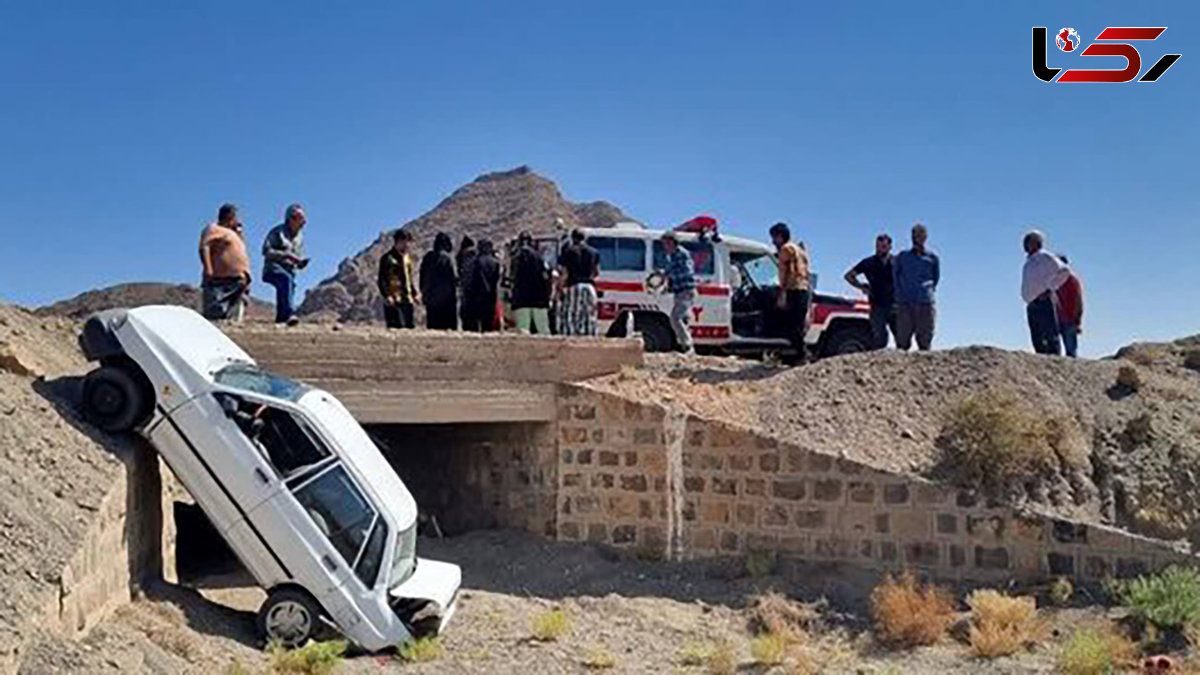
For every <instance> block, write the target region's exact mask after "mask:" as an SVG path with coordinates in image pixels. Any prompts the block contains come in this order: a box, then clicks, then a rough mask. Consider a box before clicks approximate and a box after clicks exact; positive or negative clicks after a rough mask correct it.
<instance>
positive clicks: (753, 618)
mask: <svg viewBox="0 0 1200 675" xmlns="http://www.w3.org/2000/svg"><path fill="white" fill-rule="evenodd" d="M749 604H750V620H749V624H750V626H749V627H750V631H751V632H752V633H754V634H756V635H757V634H761V633H775V634H778V635H782V636H785V637H786V636H788V635H790V634H792V633H801V634H803V633H805V632H807V631H809V630H812V629H813V628H814V627H816V626H817V625H818V623H819V621H820V618H821V615H820V610H819V605H812V604H805V603H801V602H796V601H794V600H790V599H788V598H787V596H785V595H783V594H782V593H779V592H777V591H771V592H769V593H763V594H760V595H756V596H754V597H753V598H751V599H750V603H749Z"/></svg>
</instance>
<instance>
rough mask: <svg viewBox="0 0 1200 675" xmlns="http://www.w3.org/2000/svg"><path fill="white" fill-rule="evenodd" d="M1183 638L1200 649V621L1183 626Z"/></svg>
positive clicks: (1194, 647) (1193, 646)
mask: <svg viewBox="0 0 1200 675" xmlns="http://www.w3.org/2000/svg"><path fill="white" fill-rule="evenodd" d="M1183 638H1184V639H1185V640H1187V641H1188V644H1190V645H1191V646H1192V648H1193V649H1198V650H1200V623H1193V624H1188V625H1186V626H1184V627H1183Z"/></svg>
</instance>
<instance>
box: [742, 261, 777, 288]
mask: <svg viewBox="0 0 1200 675" xmlns="http://www.w3.org/2000/svg"><path fill="white" fill-rule="evenodd" d="M739 264H740V265H741V267H742V269H743V270H745V272H746V275H747V276H749V277H750V280H751V281H753V282H754V285H755V286H757V287H759V288H768V287H772V286H778V285H779V268H778V266H776V264H775V259H774V258H772V257H771V256H769V255H761V256H758V257H757V258H750V259H748V260H747V259H744V258H743V259H740V260H739Z"/></svg>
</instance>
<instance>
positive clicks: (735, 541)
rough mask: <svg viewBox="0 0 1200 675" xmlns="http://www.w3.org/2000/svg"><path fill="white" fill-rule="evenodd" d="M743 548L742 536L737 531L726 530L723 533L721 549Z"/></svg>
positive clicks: (734, 549)
mask: <svg viewBox="0 0 1200 675" xmlns="http://www.w3.org/2000/svg"><path fill="white" fill-rule="evenodd" d="M740 548H741V538H740V537H739V536H738V533H737V532H732V531H726V532H722V533H721V550H722V551H730V552H732V551H737V550H739V549H740Z"/></svg>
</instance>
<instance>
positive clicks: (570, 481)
mask: <svg viewBox="0 0 1200 675" xmlns="http://www.w3.org/2000/svg"><path fill="white" fill-rule="evenodd" d="M562 479H563V487H568V488H573V487H579V486H580V485H582V484H583V474H579V473H564V474H563V477H562Z"/></svg>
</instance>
